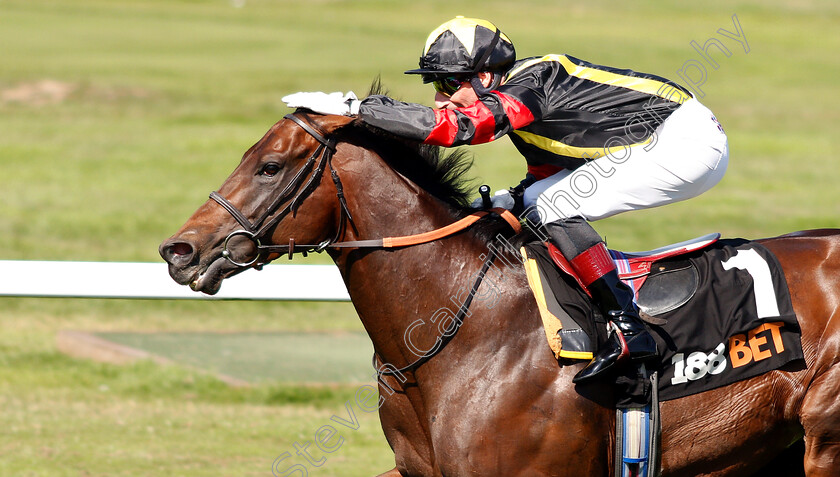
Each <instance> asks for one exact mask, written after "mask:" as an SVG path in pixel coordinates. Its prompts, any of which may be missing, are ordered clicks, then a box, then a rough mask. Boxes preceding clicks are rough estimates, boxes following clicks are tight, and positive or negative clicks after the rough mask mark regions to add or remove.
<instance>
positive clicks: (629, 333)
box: [573, 270, 658, 383]
mask: <svg viewBox="0 0 840 477" xmlns="http://www.w3.org/2000/svg"><path fill="white" fill-rule="evenodd" d="M587 288H588V289H589V291H590V293H591V294H592V298H593V299H594V300H595V301H596V302H597V303H598V304H599V305H600V308H601V310H603V312H604V314H605V316H606V317H607V319H608V320H610V322H611V323H612V324H614V325H615V326H613V325H610V326H611V328H612V330H611V333H610V337H609V339H608V340H607V343H606V344H605V346H604V348H602V349H601V350H600V351H599V352H598V354H596V355H595V357H594V358H592V361H590V362H589V365H587V366H586V367H585V368H583V369H582V370H581V371H580V372H579V373H578V374H577V375H575V378H574V379H573V381H574V382H576V383H579V382H582V381H587V380H590V379H594V378H597V377H599V376H602V375H604V374H606V373H609V372H610V371H611V370H613V369H614V368H615V367H616V365H617V364H619V363H621V362H623V361H627V359H628V358H629V359H630V361H633V362H642V361H647V360H650V359H652V358H655V357H656V356H657V355H658V354H657V350H656V342H655V341H654V340H653V337H652V336H651V335H650V332H648V330H647V328H645V325H644V323H642V320H641V318H639V310H638V308H637V307H636V304H635V303H634V302H633V291H632V290H631V289H630V287H628V286H627V285H626V284H625V283H624V282H622V281H621V280H620V279H619V278H618V273H617V272H616V271H615V270H612V271H610V272H607V273H606V274H604V275H603V276H602V277H601V278H599V279H597V280H595V281H594V282H592V283H590V284H589V285H588V286H587Z"/></svg>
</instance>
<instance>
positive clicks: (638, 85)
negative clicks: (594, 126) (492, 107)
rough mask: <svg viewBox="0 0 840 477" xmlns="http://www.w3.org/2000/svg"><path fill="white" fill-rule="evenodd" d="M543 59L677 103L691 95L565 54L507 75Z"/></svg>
mask: <svg viewBox="0 0 840 477" xmlns="http://www.w3.org/2000/svg"><path fill="white" fill-rule="evenodd" d="M543 61H556V62H558V63H560V64H561V65H562V66H563V69H565V70H566V72H567V73H569V75H571V76H574V77H576V78H581V79H585V80H590V81H594V82H596V83H601V84H607V85H610V86H618V87H621V88H627V89H632V90H633V91H638V92H640V93H646V94H650V95H653V96H659V97H660V98H665V99H667V100H668V101H673V102H675V103H677V104H682V103H684V102H686V101H688V100H689V99H691V96H690V95H688V94H686V93H684V92H683V91H682V90H680V89H678V88H675V87H674V86H671V85H669V84H668V83H664V82H662V81H659V80H655V79H650V78H638V77H635V76H625V75H620V74H618V73H613V72H610V71H604V70H599V69H597V68H592V67H589V66H583V65H577V64H575V63H573V62H572V60H570V59H569V58H568V57H567V56H566V55H546V56H543V57H542V58H536V59H533V60H531V61H528V62H526V63H524V64H522V65H521V66H520V67H519V68H517V69H515V70H513V71H511V72H510V73H509V74H508V75H507V77H508V78H511V77H513V76H515V75H516V74H517V73H519V72H520V71H522V70H523V69H525V68H528V67H530V66H533V65H535V64H537V63H542V62H543Z"/></svg>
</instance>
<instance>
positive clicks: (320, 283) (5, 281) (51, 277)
mask: <svg viewBox="0 0 840 477" xmlns="http://www.w3.org/2000/svg"><path fill="white" fill-rule="evenodd" d="M0 296H16V297H75V298H149V299H185V298H187V299H217V300H218V299H222V300H224V299H240V300H322V301H347V300H349V299H350V297H349V295H348V294H347V289H346V288H345V286H344V282H343V281H342V279H341V275H340V274H339V273H338V269H337V268H336V267H335V266H334V265H268V266H266V267H265V268H264V269H263V270H262V271H260V272H257V271H255V270H248V271H246V272H243V273H241V274H239V275H237V276H235V277H231V278H229V279H227V280H225V282H224V283H223V284H222V289H221V291H219V293H218V294H216V295H214V296H208V295H205V294H203V293H196V292H194V291H192V290H190V289H189V287H186V286H181V285H178V284H177V283H175V282H174V281H172V279H171V278H169V274H168V273H167V270H166V264H165V263H129V262H47V261H30V260H0Z"/></svg>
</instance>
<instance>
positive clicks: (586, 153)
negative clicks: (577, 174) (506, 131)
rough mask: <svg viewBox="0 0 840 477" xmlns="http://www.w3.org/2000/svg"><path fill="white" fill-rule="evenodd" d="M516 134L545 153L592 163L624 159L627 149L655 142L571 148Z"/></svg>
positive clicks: (519, 133) (517, 131)
mask: <svg viewBox="0 0 840 477" xmlns="http://www.w3.org/2000/svg"><path fill="white" fill-rule="evenodd" d="M513 133H514V134H516V135H517V136H519V137H520V138H521V139H522V140H523V141H525V142H527V143H528V144H531V145H534V146H536V147H538V148H540V149H543V150H545V151H549V152H552V153H554V154H557V155H558V156H567V157H577V158H580V159H586V160H588V161H591V160H593V159H597V158H599V157H603V156H609V155H612V154H615V156H614V157H624V155H625V154H626V153H625V152H623V149H624V148H625V147H636V146H643V145H645V144H648V143H650V142H651V141H652V140H653V136H651V137H649V138H648V139H647V140H645V141H644V142H637V143H636V144H628V145H627V146H624V145H623V144H619V145H617V146H615V147H610V148H608V147H577V146H570V145H568V144H565V143H562V142H560V141H558V140H556V139H551V138H547V137H545V136H540V135H539V134H534V133H531V132H528V131H523V130H521V129H520V130H516V131H513ZM616 142H618V141H616Z"/></svg>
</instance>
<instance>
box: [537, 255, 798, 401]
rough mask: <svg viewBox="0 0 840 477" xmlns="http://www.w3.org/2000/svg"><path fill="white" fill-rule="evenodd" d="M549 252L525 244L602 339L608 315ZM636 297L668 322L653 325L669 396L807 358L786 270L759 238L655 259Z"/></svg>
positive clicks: (573, 311) (583, 325)
mask: <svg viewBox="0 0 840 477" xmlns="http://www.w3.org/2000/svg"><path fill="white" fill-rule="evenodd" d="M539 248H542V249H543V251H540V250H539ZM544 249H545V246H544V245H542V244H529V245H527V246H526V250H527V252H528V255H529V256H532V257H534V258H535V260H536V261H537V262H538V263H539V264H540V268H541V272H543V273H544V274H545V275H550V276H551V278H550V279H549V280H548V281H549V282H550V283H551V286H552V289H553V290H555V291H556V294H555V298H556V300H557V302H558V303H559V305H560V306H561V307H562V308H563V310H564V311H565V313H566V314H567V318H568V317H571V319H572V320H574V322H575V323H577V324H578V325H579V326H578V330H577V331H578V332H581V331H582V332H585V333H586V334H587V335H588V336H589V339H590V342H591V343H601V342H603V340H604V336H605V333H604V331H603V329H602V325H603V323H604V319H603V317H601V316H600V313H598V311H597V309H596V307H595V306H594V304H593V303H592V302H591V300H590V299H589V297H588V296H587V295H586V294H585V293H583V292H582V291H581V290H580V289H579V287H576V285H575V282H574V280H573V279H570V278H569V277H568V276H567V275H566V274H565V273H563V272H561V271H560V270H559V269H558V268H557V267H556V266H555V265H554V264H553V262H552V261H551V259H550V258H549V257H548V254H547V253H545V252H544ZM575 288H577V289H575ZM637 301H638V303H639V305H640V308H641V309H642V311H644V312H646V313H649V314H651V315H655V316H656V317H657V318H661V319H664V320H666V321H665V324H663V325H661V326H657V325H651V326H650V328H651V331H652V334H653V336H654V338H655V339H656V341H657V345H658V347H659V350H660V353H661V361H660V362H659V363H658V365H656V367H657V370H658V372H659V398H660V399H661V400H663V401H665V400H670V399H676V398H679V397H683V396H688V395H691V394H696V393H700V392H703V391H708V390H711V389H715V388H718V387H721V386H725V385H728V384H731V383H734V382H737V381H740V380H744V379H748V378H752V377H755V376H758V375H760V374H763V373H766V372H768V371H772V370H774V369H779V368H781V367H782V366H785V365H787V364H788V363H791V362H793V361H797V360H802V359H803V354H802V345H801V342H800V329H799V324H798V322H797V319H796V315H795V313H794V310H793V305H792V304H791V300H790V293H789V291H788V286H787V282H786V280H785V277H784V274H783V272H782V268H781V266H780V265H779V262H778V260H777V259H776V257H775V256H774V255H773V254H772V253H771V252H770V251H769V250H767V249H766V248H765V247H763V246H761V245H760V244H759V243H757V242H751V241H747V240H742V239H728V240H720V241H718V242H716V243H714V244H712V245H710V246H708V247H706V248H704V249H702V250H698V251H694V252H689V253H687V254H684V255H679V256H677V257H671V258H666V259H663V260H661V261H658V262H654V264H653V266H652V267H651V273H650V274H649V276H648V277H647V278H646V280H645V282H644V284H643V285H642V286H641V288H640V289H639V290H637ZM564 329H565V330H566V332H571V330H569V327H565V326H564ZM562 332H563V330H561V333H562ZM578 341H580V340H578Z"/></svg>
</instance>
